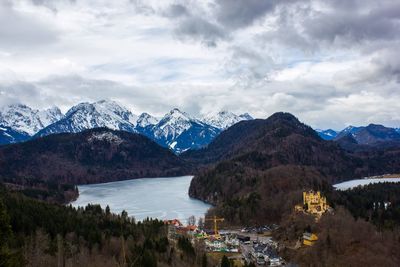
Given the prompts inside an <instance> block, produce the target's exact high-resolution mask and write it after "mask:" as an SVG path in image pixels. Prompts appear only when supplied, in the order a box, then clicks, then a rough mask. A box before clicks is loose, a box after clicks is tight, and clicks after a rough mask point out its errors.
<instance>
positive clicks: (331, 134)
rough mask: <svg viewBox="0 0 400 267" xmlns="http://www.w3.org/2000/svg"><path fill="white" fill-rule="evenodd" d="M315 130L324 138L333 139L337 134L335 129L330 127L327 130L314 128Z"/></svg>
mask: <svg viewBox="0 0 400 267" xmlns="http://www.w3.org/2000/svg"><path fill="white" fill-rule="evenodd" d="M315 131H316V132H317V133H318V135H319V136H320V137H321V138H322V139H324V140H333V139H334V138H335V137H336V136H337V134H338V133H337V132H336V131H335V130H332V129H328V130H321V129H316V130H315Z"/></svg>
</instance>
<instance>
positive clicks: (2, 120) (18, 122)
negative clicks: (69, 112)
mask: <svg viewBox="0 0 400 267" xmlns="http://www.w3.org/2000/svg"><path fill="white" fill-rule="evenodd" d="M62 117H63V114H62V113H61V111H60V109H59V108H57V107H53V108H50V109H47V110H37V109H31V108H30V107H28V106H26V105H22V104H14V105H9V106H6V107H3V108H2V109H1V110H0V125H3V126H6V127H10V128H12V129H13V130H14V131H17V132H20V133H22V134H27V135H30V136H32V135H34V134H36V133H37V132H38V131H40V130H41V129H43V128H44V127H46V126H48V125H50V124H52V123H54V122H56V121H58V120H60V119H61V118H62Z"/></svg>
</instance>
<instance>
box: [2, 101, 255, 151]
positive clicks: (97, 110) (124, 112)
mask: <svg viewBox="0 0 400 267" xmlns="http://www.w3.org/2000/svg"><path fill="white" fill-rule="evenodd" d="M250 119H252V117H251V116H250V115H249V114H247V113H246V114H242V115H236V114H233V113H231V112H228V111H222V112H219V113H217V114H212V115H207V116H206V117H204V118H203V119H197V118H194V117H192V116H190V115H189V114H187V113H185V112H183V111H180V110H179V109H176V108H175V109H173V110H171V111H170V112H168V113H167V114H165V116H164V117H162V118H156V117H154V116H152V115H150V114H148V113H142V114H141V115H136V114H133V113H132V112H131V111H130V110H128V109H127V108H125V107H123V106H121V105H120V104H118V103H116V102H114V101H106V100H101V101H97V102H94V103H87V102H84V103H80V104H78V105H75V106H73V107H72V108H70V109H69V110H68V111H67V112H66V114H65V115H64V114H62V113H61V111H60V109H58V108H56V107H54V108H51V109H48V110H44V111H39V110H34V109H31V108H30V107H28V106H26V105H21V104H15V105H10V106H7V107H4V108H3V109H2V110H1V111H0V126H2V128H0V138H1V139H0V143H1V144H7V143H16V142H20V141H25V140H28V139H30V138H37V137H43V136H46V135H50V134H56V133H78V132H81V131H83V130H87V129H93V128H99V127H106V128H109V129H112V130H123V131H127V132H132V133H140V134H143V135H145V136H147V137H149V138H150V139H152V140H154V141H155V142H157V143H158V144H159V145H161V146H163V147H167V148H169V149H171V150H173V151H174V152H175V153H181V152H183V151H186V150H189V149H199V148H201V147H203V146H206V145H208V144H209V143H210V142H211V141H212V140H213V139H214V138H215V137H216V136H217V135H218V134H219V133H220V132H221V131H223V130H225V129H226V128H227V127H229V126H231V125H232V124H234V123H237V122H239V121H242V120H250Z"/></svg>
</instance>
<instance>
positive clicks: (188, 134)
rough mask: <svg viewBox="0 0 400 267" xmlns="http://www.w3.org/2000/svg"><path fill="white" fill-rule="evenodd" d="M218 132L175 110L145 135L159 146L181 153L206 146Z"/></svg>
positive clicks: (218, 130)
mask: <svg viewBox="0 0 400 267" xmlns="http://www.w3.org/2000/svg"><path fill="white" fill-rule="evenodd" d="M220 132H221V130H220V129H218V128H215V127H213V126H211V125H208V124H206V123H204V122H202V121H200V120H198V119H195V118H193V117H191V116H190V115H189V114H187V113H185V112H182V111H180V110H179V109H177V108H175V109H173V110H171V111H170V112H169V113H167V114H165V116H164V117H163V118H162V119H161V120H160V121H159V122H158V123H157V124H156V125H154V126H153V127H151V129H150V130H149V131H148V132H146V133H145V134H146V135H150V136H149V137H151V138H152V139H154V140H155V141H156V142H157V143H159V144H160V145H163V146H167V147H170V148H171V149H172V150H174V151H175V152H177V153H181V152H184V151H186V150H188V149H198V148H201V147H203V146H206V145H208V144H209V143H210V142H211V141H212V140H213V139H214V138H215V137H216V136H217V135H218V134H219V133H220Z"/></svg>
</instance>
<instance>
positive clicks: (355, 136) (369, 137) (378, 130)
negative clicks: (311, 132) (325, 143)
mask: <svg viewBox="0 0 400 267" xmlns="http://www.w3.org/2000/svg"><path fill="white" fill-rule="evenodd" d="M316 132H317V133H318V135H319V136H320V137H321V138H322V139H324V140H334V141H337V142H340V140H342V139H343V140H346V142H349V141H350V140H353V141H351V142H353V143H355V144H358V145H366V146H376V145H380V144H382V143H387V142H398V141H400V128H390V127H385V126H383V125H380V124H369V125H367V126H359V127H356V126H351V125H350V126H348V127H346V128H345V129H343V130H342V131H339V132H336V131H335V130H332V129H328V130H320V129H317V130H316ZM343 140H342V141H343Z"/></svg>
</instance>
